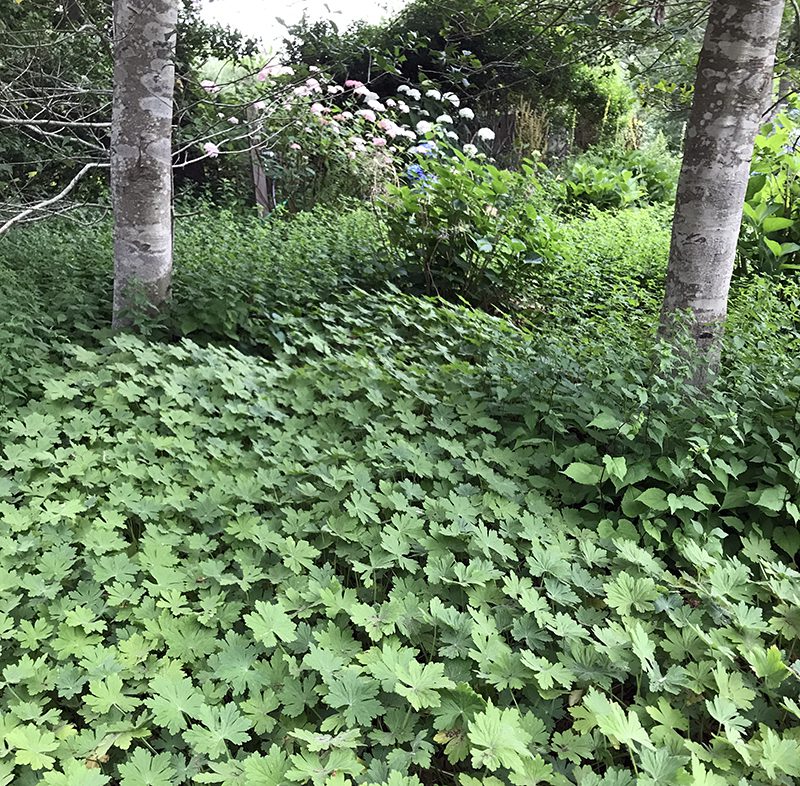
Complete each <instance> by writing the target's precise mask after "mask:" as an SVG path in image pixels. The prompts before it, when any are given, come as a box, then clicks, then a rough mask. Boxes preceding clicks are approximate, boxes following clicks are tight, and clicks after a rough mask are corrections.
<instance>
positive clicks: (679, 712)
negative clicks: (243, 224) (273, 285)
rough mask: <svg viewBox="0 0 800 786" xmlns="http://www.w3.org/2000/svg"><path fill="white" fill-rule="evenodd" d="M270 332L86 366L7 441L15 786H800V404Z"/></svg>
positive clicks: (499, 331)
mask: <svg viewBox="0 0 800 786" xmlns="http://www.w3.org/2000/svg"><path fill="white" fill-rule="evenodd" d="M276 328H277V330H276V332H275V334H274V338H273V339H272V340H271V342H270V352H271V355H272V357H271V359H269V360H266V359H264V358H262V357H254V356H252V355H244V354H241V353H239V352H237V351H236V350H234V349H223V348H218V347H213V346H208V347H201V346H199V345H197V344H194V343H187V342H183V343H179V344H175V345H163V344H153V343H148V342H145V341H142V340H141V339H137V338H134V337H119V338H117V339H114V340H113V341H112V342H110V343H105V344H102V345H100V346H98V347H97V348H96V349H95V350H88V349H83V348H80V347H78V346H73V347H72V349H70V350H67V356H68V361H67V364H66V368H65V372H64V374H63V375H61V376H60V377H54V378H53V379H51V380H48V381H46V382H44V386H43V394H42V395H41V397H40V398H38V399H34V400H31V401H30V402H29V403H28V404H27V405H26V406H25V407H22V408H20V409H18V410H16V411H15V412H14V414H13V415H12V416H10V417H9V418H8V420H7V422H6V423H5V425H4V426H3V438H2V443H3V449H2V458H1V459H0V472H2V474H1V475H0V495H1V496H2V501H0V514H1V515H2V516H3V521H4V523H5V525H6V529H5V530H4V532H3V534H2V549H1V550H0V553H2V557H1V558H0V565H2V572H1V574H0V575H2V577H3V578H2V583H1V584H0V586H1V587H2V589H1V590H0V599H1V600H2V604H3V606H2V608H3V614H4V616H3V620H4V623H3V626H2V631H1V632H0V640H2V649H1V650H0V665H1V666H2V671H1V672H0V673H1V674H2V679H3V683H4V685H3V694H2V695H3V706H4V713H3V716H2V724H3V738H4V741H5V747H4V748H3V755H2V757H0V766H1V767H2V772H3V776H2V777H3V778H4V782H6V783H14V784H17V783H20V784H26V783H39V782H41V783H54V784H63V783H89V784H102V783H120V784H123V786H131V785H132V784H173V783H187V782H188V783H222V784H238V783H246V784H275V785H276V786H277V785H278V784H284V783H287V784H289V783H332V784H344V783H348V782H358V783H375V784H392V785H393V786H400V784H409V786H410V784H417V783H420V782H421V783H441V784H450V783H455V782H459V783H461V784H464V785H465V786H472V785H473V784H476V783H486V784H497V783H512V784H528V783H537V782H538V783H552V784H568V783H574V784H600V783H608V784H612V783H613V784H626V783H631V784H633V783H643V784H650V783H653V784H656V783H691V784H693V783H710V784H716V783H720V784H722V783H737V782H738V781H739V780H740V779H742V778H744V779H747V780H749V781H750V782H753V783H759V782H762V783H781V782H784V783H791V782H792V778H794V777H796V776H797V775H798V771H797V762H798V760H800V758H799V757H798V755H797V754H798V748H799V747H800V741H798V735H797V731H796V730H797V726H796V719H797V713H798V711H800V706H799V705H798V703H797V702H798V700H800V696H798V677H797V675H796V669H797V667H796V665H795V660H794V655H795V646H796V641H797V637H798V625H800V623H798V621H797V619H796V608H797V602H798V596H797V593H798V574H797V572H796V570H795V568H794V560H795V556H796V553H797V550H798V547H800V540H798V538H797V536H796V529H795V526H794V525H795V523H796V519H797V517H798V515H800V512H798V509H797V508H796V506H795V503H794V502H793V495H794V493H795V490H796V484H797V466H796V465H797V462H798V450H799V449H800V435H798V432H797V421H796V411H797V401H798V395H800V391H799V390H798V383H800V380H794V381H792V377H791V375H790V374H789V373H785V372H783V371H782V372H781V373H782V375H783V376H782V378H781V380H780V384H776V383H774V382H773V383H769V382H768V381H766V380H764V379H763V378H761V377H760V376H759V375H758V373H757V372H751V373H750V375H748V374H746V373H745V370H744V369H739V370H738V371H737V374H736V375H731V378H730V379H726V380H725V385H726V386H727V387H729V388H731V387H734V386H735V389H729V390H725V389H724V387H725V386H723V387H722V388H721V389H720V390H719V391H713V392H711V393H710V400H709V401H708V402H703V406H702V407H701V406H698V402H697V401H696V400H694V399H692V398H689V397H687V396H686V395H685V393H684V390H683V388H682V385H681V384H679V383H678V382H676V376H675V375H674V374H671V373H669V368H665V369H664V370H663V371H664V373H663V374H662V375H658V374H656V375H654V371H655V370H654V369H653V368H652V366H651V361H650V360H649V359H648V358H646V357H638V358H637V355H636V354H635V353H631V354H630V355H629V356H628V357H626V358H625V361H624V362H620V358H619V357H618V356H615V357H603V358H598V357H591V356H580V355H579V354H578V355H576V354H574V353H573V354H572V355H570V353H569V352H568V351H567V347H566V346H560V347H558V348H553V347H551V348H550V349H549V350H548V348H547V343H548V341H550V340H551V339H548V340H547V341H543V340H541V339H537V338H536V337H535V336H533V335H530V334H526V333H525V332H524V331H521V330H520V329H519V328H514V327H511V326H510V325H509V324H508V323H506V322H505V321H503V320H499V319H494V318H491V317H488V316H483V317H482V316H480V315H479V314H475V313H473V312H468V311H465V310H463V309H452V308H450V307H441V306H436V305H435V304H433V303H426V302H424V301H419V300H418V299H415V298H409V297H407V296H402V295H367V294H360V295H359V294H356V295H355V296H354V297H351V298H349V299H348V300H347V301H346V302H344V303H342V304H339V305H336V304H320V305H319V306H318V307H316V308H314V309H311V310H310V311H309V312H307V313H303V314H301V313H295V314H292V313H289V312H286V313H284V314H283V316H282V317H279V318H277V317H276ZM368 340H369V342H370V344H369V345H368V344H367V341H368ZM365 346H369V348H368V349H365ZM664 362H665V363H666V362H668V361H667V360H665V361H664ZM658 379H662V380H666V381H661V382H659V381H658ZM733 380H738V382H734V381H733Z"/></svg>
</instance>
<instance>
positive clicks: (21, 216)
mask: <svg viewBox="0 0 800 786" xmlns="http://www.w3.org/2000/svg"><path fill="white" fill-rule="evenodd" d="M108 166H109V164H104V163H98V162H93V163H91V164H85V165H84V167H83V169H81V170H80V172H78V174H77V175H75V177H73V178H72V180H70V181H69V183H68V184H67V185H66V187H65V188H64V189H63V190H62V191H60V192H59V193H58V194H56V195H55V196H52V197H50V198H49V199H45V200H43V201H42V202H38V203H37V204H35V205H31V206H30V207H29V208H26V209H25V210H23V211H22V212H21V213H18V214H17V215H16V216H14V217H13V218H10V219H8V221H6V223H5V224H3V225H2V226H0V237H2V236H3V235H4V234H5V233H6V232H8V230H9V229H11V227H13V226H14V224H18V223H19V222H20V221H24V220H25V219H26V218H27V217H28V216H29V215H31V214H32V213H36V212H38V211H41V210H46V209H47V208H48V207H50V206H51V205H54V204H55V203H56V202H60V201H61V200H62V199H64V197H66V196H67V195H68V194H69V193H70V192H71V191H72V190H73V189H74V188H75V186H77V185H78V183H79V182H80V181H81V179H82V178H83V176H84V175H85V174H86V173H87V172H89V171H90V170H92V169H97V168H98V167H100V168H106V167H108Z"/></svg>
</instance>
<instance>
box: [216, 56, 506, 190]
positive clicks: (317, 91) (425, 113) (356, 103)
mask: <svg viewBox="0 0 800 786" xmlns="http://www.w3.org/2000/svg"><path fill="white" fill-rule="evenodd" d="M201 87H202V88H203V89H204V90H206V92H208V93H209V94H217V93H219V92H220V87H219V86H217V85H216V84H214V83H213V82H212V81H210V80H204V81H203V82H202V83H201ZM237 89H239V90H240V91H243V92H244V93H245V96H244V97H245V98H246V100H245V101H244V102H243V103H244V104H247V105H248V106H249V107H250V110H249V111H248V113H247V120H246V121H245V119H244V118H241V119H240V118H238V117H236V116H229V117H227V118H226V119H225V115H224V114H221V115H220V117H221V119H225V121H226V122H227V124H228V127H229V128H230V127H231V126H237V125H240V123H241V127H240V129H241V130H240V131H237V133H238V135H232V134H231V131H228V132H227V134H226V133H225V132H224V131H222V130H220V131H218V132H217V133H216V134H215V136H214V137H213V138H210V139H208V141H206V142H205V143H203V144H202V148H203V151H204V153H205V155H206V156H207V157H209V158H216V157H218V156H219V155H220V152H221V148H222V147H223V146H226V149H231V150H232V149H235V145H234V144H233V143H234V142H235V141H237V140H243V142H244V144H247V145H248V146H249V147H261V148H262V150H264V151H265V152H266V151H267V150H269V151H270V152H271V155H270V156H268V160H269V161H271V162H272V164H271V166H278V163H279V162H282V164H281V165H282V166H284V168H285V167H287V166H290V167H295V168H300V169H302V171H305V172H307V171H309V166H310V165H311V164H312V162H314V161H317V162H319V161H321V160H323V159H324V160H325V161H328V162H330V161H331V160H334V159H336V158H337V157H338V158H340V159H341V160H342V161H345V162H348V161H349V162H351V163H352V162H358V161H361V160H363V163H362V164H359V165H358V166H359V168H360V169H365V168H370V167H374V166H382V167H386V168H388V169H394V171H395V172H403V171H405V174H406V176H407V177H414V178H416V180H417V181H423V182H424V178H422V177H421V174H420V173H421V172H423V169H422V168H421V165H419V164H417V163H412V164H411V165H410V167H409V163H408V160H409V157H411V158H412V162H413V158H414V157H419V156H421V157H423V158H425V157H429V156H431V155H434V154H435V152H436V150H437V144H438V143H445V145H446V146H449V145H457V146H459V147H461V149H462V150H463V152H464V153H465V154H466V155H467V156H468V157H475V156H477V155H479V152H480V151H479V149H478V145H477V144H476V143H485V142H491V141H492V140H493V139H494V138H495V137H494V132H493V131H492V130H491V129H490V128H480V129H478V130H477V131H476V132H474V133H473V132H472V131H471V130H470V129H469V126H468V125H467V124H468V123H470V121H474V120H475V112H474V111H473V110H472V109H471V108H470V107H468V106H462V101H461V98H460V97H459V96H458V95H456V94H455V93H453V92H444V93H443V92H441V91H440V90H439V89H438V88H436V87H435V86H432V85H431V84H430V83H427V84H426V85H423V86H420V87H414V86H410V85H400V87H399V88H398V90H397V94H396V95H394V96H381V95H379V94H378V93H377V92H375V91H374V90H373V89H371V87H370V86H369V85H368V84H365V83H363V82H361V81H359V80H357V79H347V80H346V81H344V83H343V84H338V83H336V82H334V81H332V80H330V79H329V78H327V77H326V75H325V74H324V73H323V72H322V71H321V70H320V69H319V68H315V67H311V68H308V69H306V74H305V75H302V74H299V73H297V72H296V70H295V69H294V68H292V67H291V66H286V65H281V64H267V65H265V66H264V67H263V68H261V69H260V70H259V71H258V72H257V73H256V74H255V79H254V80H253V81H252V82H251V83H246V82H245V84H244V86H243V87H242V86H239V87H238V88H237ZM247 91H250V92H249V94H248V93H247ZM239 97H240V96H237V98H239ZM228 105H230V102H228ZM253 110H254V112H253ZM240 147H241V146H240ZM281 150H282V151H284V152H283V153H281ZM292 162H294V163H292ZM326 167H327V165H326ZM417 167H420V168H419V171H417ZM312 168H313V167H312ZM300 169H298V171H300ZM352 171H353V173H354V175H355V174H356V173H358V172H359V169H353V170H352Z"/></svg>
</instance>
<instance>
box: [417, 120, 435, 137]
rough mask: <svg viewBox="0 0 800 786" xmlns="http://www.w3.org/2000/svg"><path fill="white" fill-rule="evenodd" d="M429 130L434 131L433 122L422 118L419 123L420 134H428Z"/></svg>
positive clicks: (418, 131) (418, 130)
mask: <svg viewBox="0 0 800 786" xmlns="http://www.w3.org/2000/svg"><path fill="white" fill-rule="evenodd" d="M429 131H433V123H429V122H428V121H427V120H420V121H419V123H417V133H418V134H427V133H428V132H429Z"/></svg>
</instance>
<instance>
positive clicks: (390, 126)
mask: <svg viewBox="0 0 800 786" xmlns="http://www.w3.org/2000/svg"><path fill="white" fill-rule="evenodd" d="M378 128H380V129H381V131H385V132H386V133H387V134H388V135H389V136H390V137H392V139H394V137H396V136H397V135H398V134H399V133H400V131H401V129H400V126H398V125H397V123H395V122H394V121H392V120H389V118H388V117H384V118H383V120H381V121H380V122H379V123H378Z"/></svg>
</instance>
